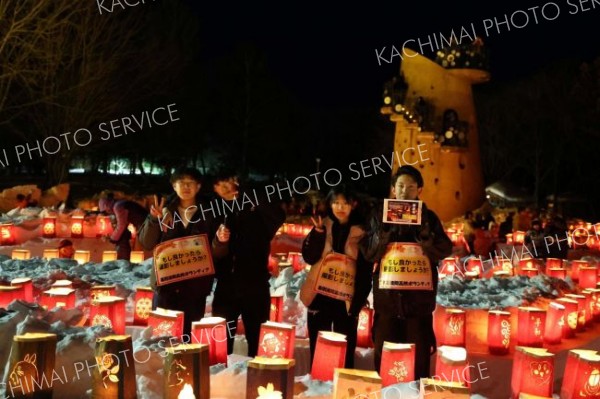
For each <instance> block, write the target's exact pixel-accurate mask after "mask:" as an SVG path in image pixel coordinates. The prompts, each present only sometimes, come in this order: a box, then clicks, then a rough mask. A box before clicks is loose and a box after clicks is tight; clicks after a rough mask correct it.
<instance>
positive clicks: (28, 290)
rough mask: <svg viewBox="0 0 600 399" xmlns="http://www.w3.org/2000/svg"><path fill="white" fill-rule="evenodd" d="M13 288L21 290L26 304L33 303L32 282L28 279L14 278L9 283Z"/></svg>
mask: <svg viewBox="0 0 600 399" xmlns="http://www.w3.org/2000/svg"><path fill="white" fill-rule="evenodd" d="M10 285H11V286H13V287H20V288H22V289H23V299H24V300H25V301H27V302H33V281H31V279H30V278H29V277H20V278H15V279H13V280H12V281H11V282H10Z"/></svg>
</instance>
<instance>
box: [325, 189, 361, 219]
mask: <svg viewBox="0 0 600 399" xmlns="http://www.w3.org/2000/svg"><path fill="white" fill-rule="evenodd" d="M338 195H343V196H344V198H345V199H346V201H347V202H348V203H349V204H353V203H355V202H356V206H355V207H353V208H352V210H351V211H350V216H349V217H348V224H349V225H351V226H352V225H356V224H363V222H364V217H363V215H362V213H361V212H360V211H359V205H360V197H359V195H358V194H357V192H356V191H355V190H354V189H353V188H352V187H349V186H347V185H345V184H340V185H337V186H335V187H333V188H332V189H331V190H330V191H329V193H328V194H327V197H326V198H325V201H326V203H327V216H329V218H330V219H331V220H333V221H337V222H339V221H338V220H337V218H336V217H335V215H334V214H333V210H332V209H331V203H332V202H333V201H335V199H336V197H337V196H338Z"/></svg>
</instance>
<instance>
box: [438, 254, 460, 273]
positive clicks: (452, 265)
mask: <svg viewBox="0 0 600 399" xmlns="http://www.w3.org/2000/svg"><path fill="white" fill-rule="evenodd" d="M458 271H459V270H458V262H457V261H456V258H452V257H449V258H444V259H443V260H442V267H441V268H440V271H439V273H440V274H443V275H446V276H453V275H454V274H456V273H457V272H458Z"/></svg>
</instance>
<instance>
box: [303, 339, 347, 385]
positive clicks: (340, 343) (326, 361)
mask: <svg viewBox="0 0 600 399" xmlns="http://www.w3.org/2000/svg"><path fill="white" fill-rule="evenodd" d="M347 344H348V343H347V342H346V336H345V335H343V334H338V333H334V332H331V331H319V336H318V338H317V345H316V348H315V356H314V358H313V362H312V368H311V370H310V375H311V377H312V379H313V380H320V381H331V380H333V371H334V369H335V368H343V367H344V362H345V359H346V346H347Z"/></svg>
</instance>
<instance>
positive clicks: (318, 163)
mask: <svg viewBox="0 0 600 399" xmlns="http://www.w3.org/2000/svg"><path fill="white" fill-rule="evenodd" d="M316 161H317V173H319V165H320V164H321V158H317V159H316Z"/></svg>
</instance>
